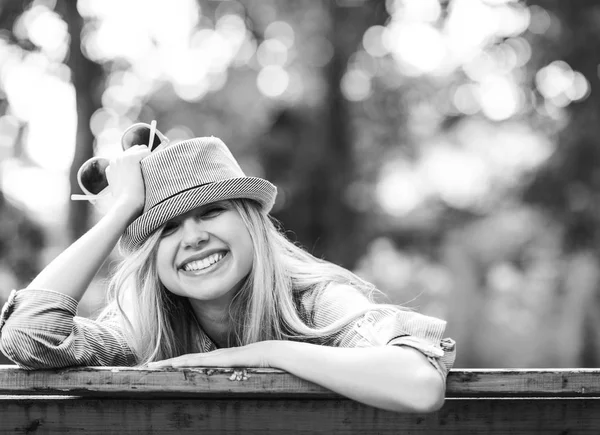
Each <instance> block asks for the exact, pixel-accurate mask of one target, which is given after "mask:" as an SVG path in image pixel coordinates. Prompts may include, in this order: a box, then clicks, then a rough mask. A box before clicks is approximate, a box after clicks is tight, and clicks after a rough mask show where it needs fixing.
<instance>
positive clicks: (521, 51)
mask: <svg viewBox="0 0 600 435" xmlns="http://www.w3.org/2000/svg"><path fill="white" fill-rule="evenodd" d="M505 44H506V45H508V46H510V47H511V48H512V49H513V51H514V53H515V54H516V55H517V63H516V65H515V66H517V67H521V66H524V65H525V64H526V63H527V62H529V59H531V45H530V44H529V42H528V41H527V40H526V39H524V38H521V37H517V38H509V39H507V40H506V41H505Z"/></svg>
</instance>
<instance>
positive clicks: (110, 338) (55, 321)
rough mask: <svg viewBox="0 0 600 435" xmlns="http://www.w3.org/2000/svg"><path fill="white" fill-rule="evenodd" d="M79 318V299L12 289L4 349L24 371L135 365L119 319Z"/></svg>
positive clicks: (0, 328)
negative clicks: (95, 319)
mask: <svg viewBox="0 0 600 435" xmlns="http://www.w3.org/2000/svg"><path fill="white" fill-rule="evenodd" d="M76 314H77V301H76V300H75V299H73V298H71V297H70V296H67V295H64V294H62V293H59V292H55V291H52V290H37V289H35V290H34V289H32V290H30V289H27V290H20V291H15V290H13V291H12V293H11V294H10V297H9V299H8V301H7V302H6V304H4V307H3V308H2V313H1V314H0V349H1V350H2V351H3V352H4V354H5V355H6V356H7V357H8V358H10V359H11V360H12V361H13V362H14V363H16V364H18V365H19V366H20V367H21V368H24V369H50V368H59V367H69V366H132V365H135V363H136V359H135V355H134V354H133V352H132V351H131V350H130V348H129V346H128V345H127V343H126V340H125V338H124V336H123V333H122V330H121V328H120V327H119V324H118V322H117V321H116V319H114V320H110V319H109V320H106V321H102V322H98V321H94V320H91V319H87V318H84V317H79V316H77V315H76Z"/></svg>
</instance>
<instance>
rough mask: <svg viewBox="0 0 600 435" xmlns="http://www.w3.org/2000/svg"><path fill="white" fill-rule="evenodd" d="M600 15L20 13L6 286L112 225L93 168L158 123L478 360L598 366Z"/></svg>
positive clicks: (317, 246) (4, 81) (0, 47)
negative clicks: (263, 190)
mask: <svg viewBox="0 0 600 435" xmlns="http://www.w3.org/2000/svg"><path fill="white" fill-rule="evenodd" d="M596 3H597V2H595V1H594V0H580V1H577V2H567V1H558V0H535V1H534V0H530V1H524V0H443V1H442V0H386V1H381V0H335V1H334V0H302V1H300V0H298V1H291V0H289V1H281V0H261V1H253V0H244V1H241V0H240V1H236V0H227V1H226V0H223V1H217V0H181V1H179V2H159V1H154V2H144V1H141V0H127V1H121V2H115V1H113V2H110V1H105V0H78V1H77V2H75V1H70V0H34V1H17V0H8V1H5V2H3V3H2V4H0V29H1V30H0V61H1V62H0V161H2V166H1V169H0V175H1V176H2V180H1V183H2V184H1V186H2V190H3V191H4V194H5V196H6V198H7V201H4V202H3V204H8V203H10V204H13V205H11V207H12V208H11V210H12V211H10V213H9V215H10V217H9V216H7V217H6V218H3V219H2V220H1V222H2V226H0V238H1V237H4V239H1V240H0V246H1V247H3V248H4V246H6V247H7V248H6V249H3V250H2V251H1V253H2V258H3V259H6V260H5V262H4V263H2V264H7V265H9V266H7V267H4V268H3V269H2V270H0V272H2V273H3V274H4V275H6V276H4V275H3V283H8V282H10V283H11V286H12V285H14V286H20V285H22V283H23V282H24V281H27V279H28V278H29V277H30V276H31V275H32V274H34V273H35V271H37V270H38V269H39V266H40V265H41V264H43V263H45V262H47V261H48V260H49V259H51V258H52V257H53V256H54V255H55V254H56V252H58V251H60V250H61V249H63V248H64V247H65V246H66V245H67V244H68V243H69V242H70V241H71V240H73V239H74V238H75V237H77V236H78V235H80V234H81V233H82V232H84V231H85V230H86V229H87V228H88V227H89V226H90V225H92V224H93V222H94V221H95V220H96V219H98V217H99V216H100V215H101V212H102V207H101V206H99V207H98V208H97V209H94V208H92V207H90V206H88V205H86V204H84V203H82V202H73V203H71V204H69V203H68V202H67V198H68V194H69V192H78V191H79V188H78V186H77V183H76V180H75V174H76V171H77V169H78V168H79V166H80V165H81V163H82V162H83V161H85V160H86V159H87V158H89V157H90V156H92V155H103V156H108V157H110V156H111V155H114V154H116V153H118V152H120V150H119V146H118V141H119V136H120V132H122V131H123V130H124V129H125V128H126V127H127V126H128V125H130V124H131V123H133V122H137V121H144V122H149V121H150V120H152V119H156V120H157V121H158V127H159V129H160V130H161V131H162V132H163V133H165V134H166V135H167V136H168V137H170V138H171V139H172V140H178V139H185V138H189V137H195V136H201V135H215V136H218V137H221V138H222V139H223V140H224V141H225V143H227V144H228V145H229V146H230V147H231V149H232V151H233V153H234V154H235V155H236V156H237V157H238V158H239V160H240V163H241V165H242V167H243V168H244V169H245V170H246V172H247V173H248V174H250V175H256V176H264V177H266V178H268V179H270V180H271V181H273V182H274V183H275V184H276V185H277V186H278V188H279V195H278V200H277V203H276V205H275V208H274V216H275V217H276V218H277V219H278V220H280V221H281V222H282V225H283V227H284V228H285V229H286V231H287V234H288V235H289V237H290V238H291V239H293V240H296V241H297V242H298V243H300V244H302V245H304V246H305V247H307V248H308V249H309V250H310V251H311V252H313V253H315V254H316V255H318V256H321V257H324V258H327V259H329V260H332V261H334V262H337V263H340V264H342V265H344V266H346V267H349V268H352V269H354V270H355V271H356V272H358V273H359V274H361V275H362V276H364V277H365V278H367V279H369V280H371V281H372V282H374V283H375V284H376V285H377V286H378V287H379V288H380V289H381V290H383V291H384V292H385V294H386V295H387V297H388V299H389V300H391V301H392V302H394V303H402V304H406V305H408V306H411V307H415V308H417V309H419V310H420V311H422V312H425V313H427V314H431V315H435V316H440V317H443V318H445V319H447V320H448V322H449V323H448V331H447V332H448V335H450V336H452V337H453V338H455V339H456V340H457V342H458V345H459V354H458V360H457V366H461V367H588V366H597V365H598V364H599V362H600V336H599V334H598V332H597V331H600V328H599V326H600V315H599V313H600V306H599V302H598V299H599V297H598V296H599V292H598V284H599V282H600V269H599V255H600V246H599V242H600V239H599V237H600V233H599V232H598V228H600V222H599V218H600V213H599V210H598V205H597V204H598V201H597V199H598V195H599V194H600V172H599V171H600V169H599V168H600V167H599V165H598V163H599V162H600V159H599V157H600V156H599V155H598V149H599V148H598V145H597V138H598V137H599V134H598V133H599V132H598V129H600V124H599V123H598V122H597V115H598V112H599V107H598V106H599V105H600V98H599V97H598V96H597V95H596V94H597V88H598V80H599V77H598V65H599V64H600V59H598V57H599V56H600V51H599V50H598V45H599V44H600V34H599V31H598V30H597V29H599V28H600V26H599V25H598V24H600V6H599V5H597V4H596ZM48 144H50V145H48ZM29 186H35V187H29ZM8 200H9V201H8ZM18 208H21V209H22V210H23V211H22V212H21V213H19V214H18V213H17V211H16V210H17V209H18ZM0 213H2V209H0ZM25 215H27V216H29V217H30V219H31V223H28V224H26V225H25V224H19V222H26V221H25V218H24V217H23V216H25ZM24 225H25V226H24ZM36 225H39V226H41V227H43V228H44V231H45V238H46V239H47V245H46V246H45V248H44V247H43V246H44V245H43V244H42V240H43V239H44V237H42V234H41V233H39V232H38V231H37V230H35V229H34V228H35V226H36ZM23 228H31V230H29V229H25V230H23ZM19 231H20V232H19ZM23 231H24V232H23ZM25 234H27V236H26V235H25ZM29 234H31V236H29ZM4 240H10V241H11V242H10V243H5V242H4ZM15 241H18V242H20V243H15ZM40 251H41V252H40ZM27 258H31V262H30V263H28V262H27V261H26V259H27ZM25 263H27V265H26V264H25ZM107 267H108V266H107ZM105 274H106V270H104V269H103V270H102V271H101V273H100V274H99V279H98V280H97V281H95V282H94V284H93V285H92V287H91V288H90V291H88V293H87V294H86V297H85V298H84V300H83V301H82V304H81V305H80V310H81V311H80V312H81V313H82V314H84V315H91V313H92V312H93V311H95V310H96V309H97V308H98V306H100V305H101V304H102V300H103V291H104V290H103V284H102V278H103V277H104V276H105ZM7 286H8V285H7ZM3 288H6V287H4V285H3ZM3 294H4V293H3ZM5 296H6V295H5Z"/></svg>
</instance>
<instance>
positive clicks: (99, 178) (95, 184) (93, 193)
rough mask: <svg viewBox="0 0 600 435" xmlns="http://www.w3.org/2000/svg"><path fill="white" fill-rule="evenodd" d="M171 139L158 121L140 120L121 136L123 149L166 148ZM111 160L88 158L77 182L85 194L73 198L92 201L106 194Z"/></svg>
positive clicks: (78, 173)
mask: <svg viewBox="0 0 600 435" xmlns="http://www.w3.org/2000/svg"><path fill="white" fill-rule="evenodd" d="M168 143H169V139H167V137H166V136H165V135H164V134H162V133H161V132H160V131H159V130H158V129H157V128H156V121H152V123H151V124H146V123H144V122H138V123H136V124H133V125H131V126H130V127H128V128H127V130H125V131H124V132H123V135H122V136H121V148H123V151H125V150H127V149H129V148H131V147H133V146H134V145H148V147H149V148H150V151H155V150H157V149H159V148H164V147H165V146H167V145H168ZM109 163H110V161H109V160H108V159H106V158H103V157H92V158H91V159H89V160H87V161H86V162H85V163H84V164H83V165H81V167H80V168H79V171H77V182H78V183H79V187H81V190H82V191H83V192H84V195H71V200H74V201H78V200H85V201H92V200H94V199H97V198H100V197H102V196H103V195H105V194H106V193H107V192H108V190H106V188H107V187H108V179H107V178H106V168H107V167H108V165H109Z"/></svg>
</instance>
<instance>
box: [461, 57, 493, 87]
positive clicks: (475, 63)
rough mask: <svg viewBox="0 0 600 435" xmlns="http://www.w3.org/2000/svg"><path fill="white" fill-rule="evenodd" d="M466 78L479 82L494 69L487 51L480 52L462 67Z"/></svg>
mask: <svg viewBox="0 0 600 435" xmlns="http://www.w3.org/2000/svg"><path fill="white" fill-rule="evenodd" d="M462 68H463V70H464V71H465V73H466V74H467V76H468V77H469V78H470V79H471V80H473V81H478V82H481V81H483V80H485V78H486V77H487V76H488V75H489V74H491V73H492V72H493V71H494V69H495V61H494V59H493V58H492V56H491V55H490V54H489V53H488V52H487V51H480V52H479V53H477V54H476V55H475V56H473V57H472V58H471V59H470V60H468V61H467V62H465V63H464V64H463V65H462Z"/></svg>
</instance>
